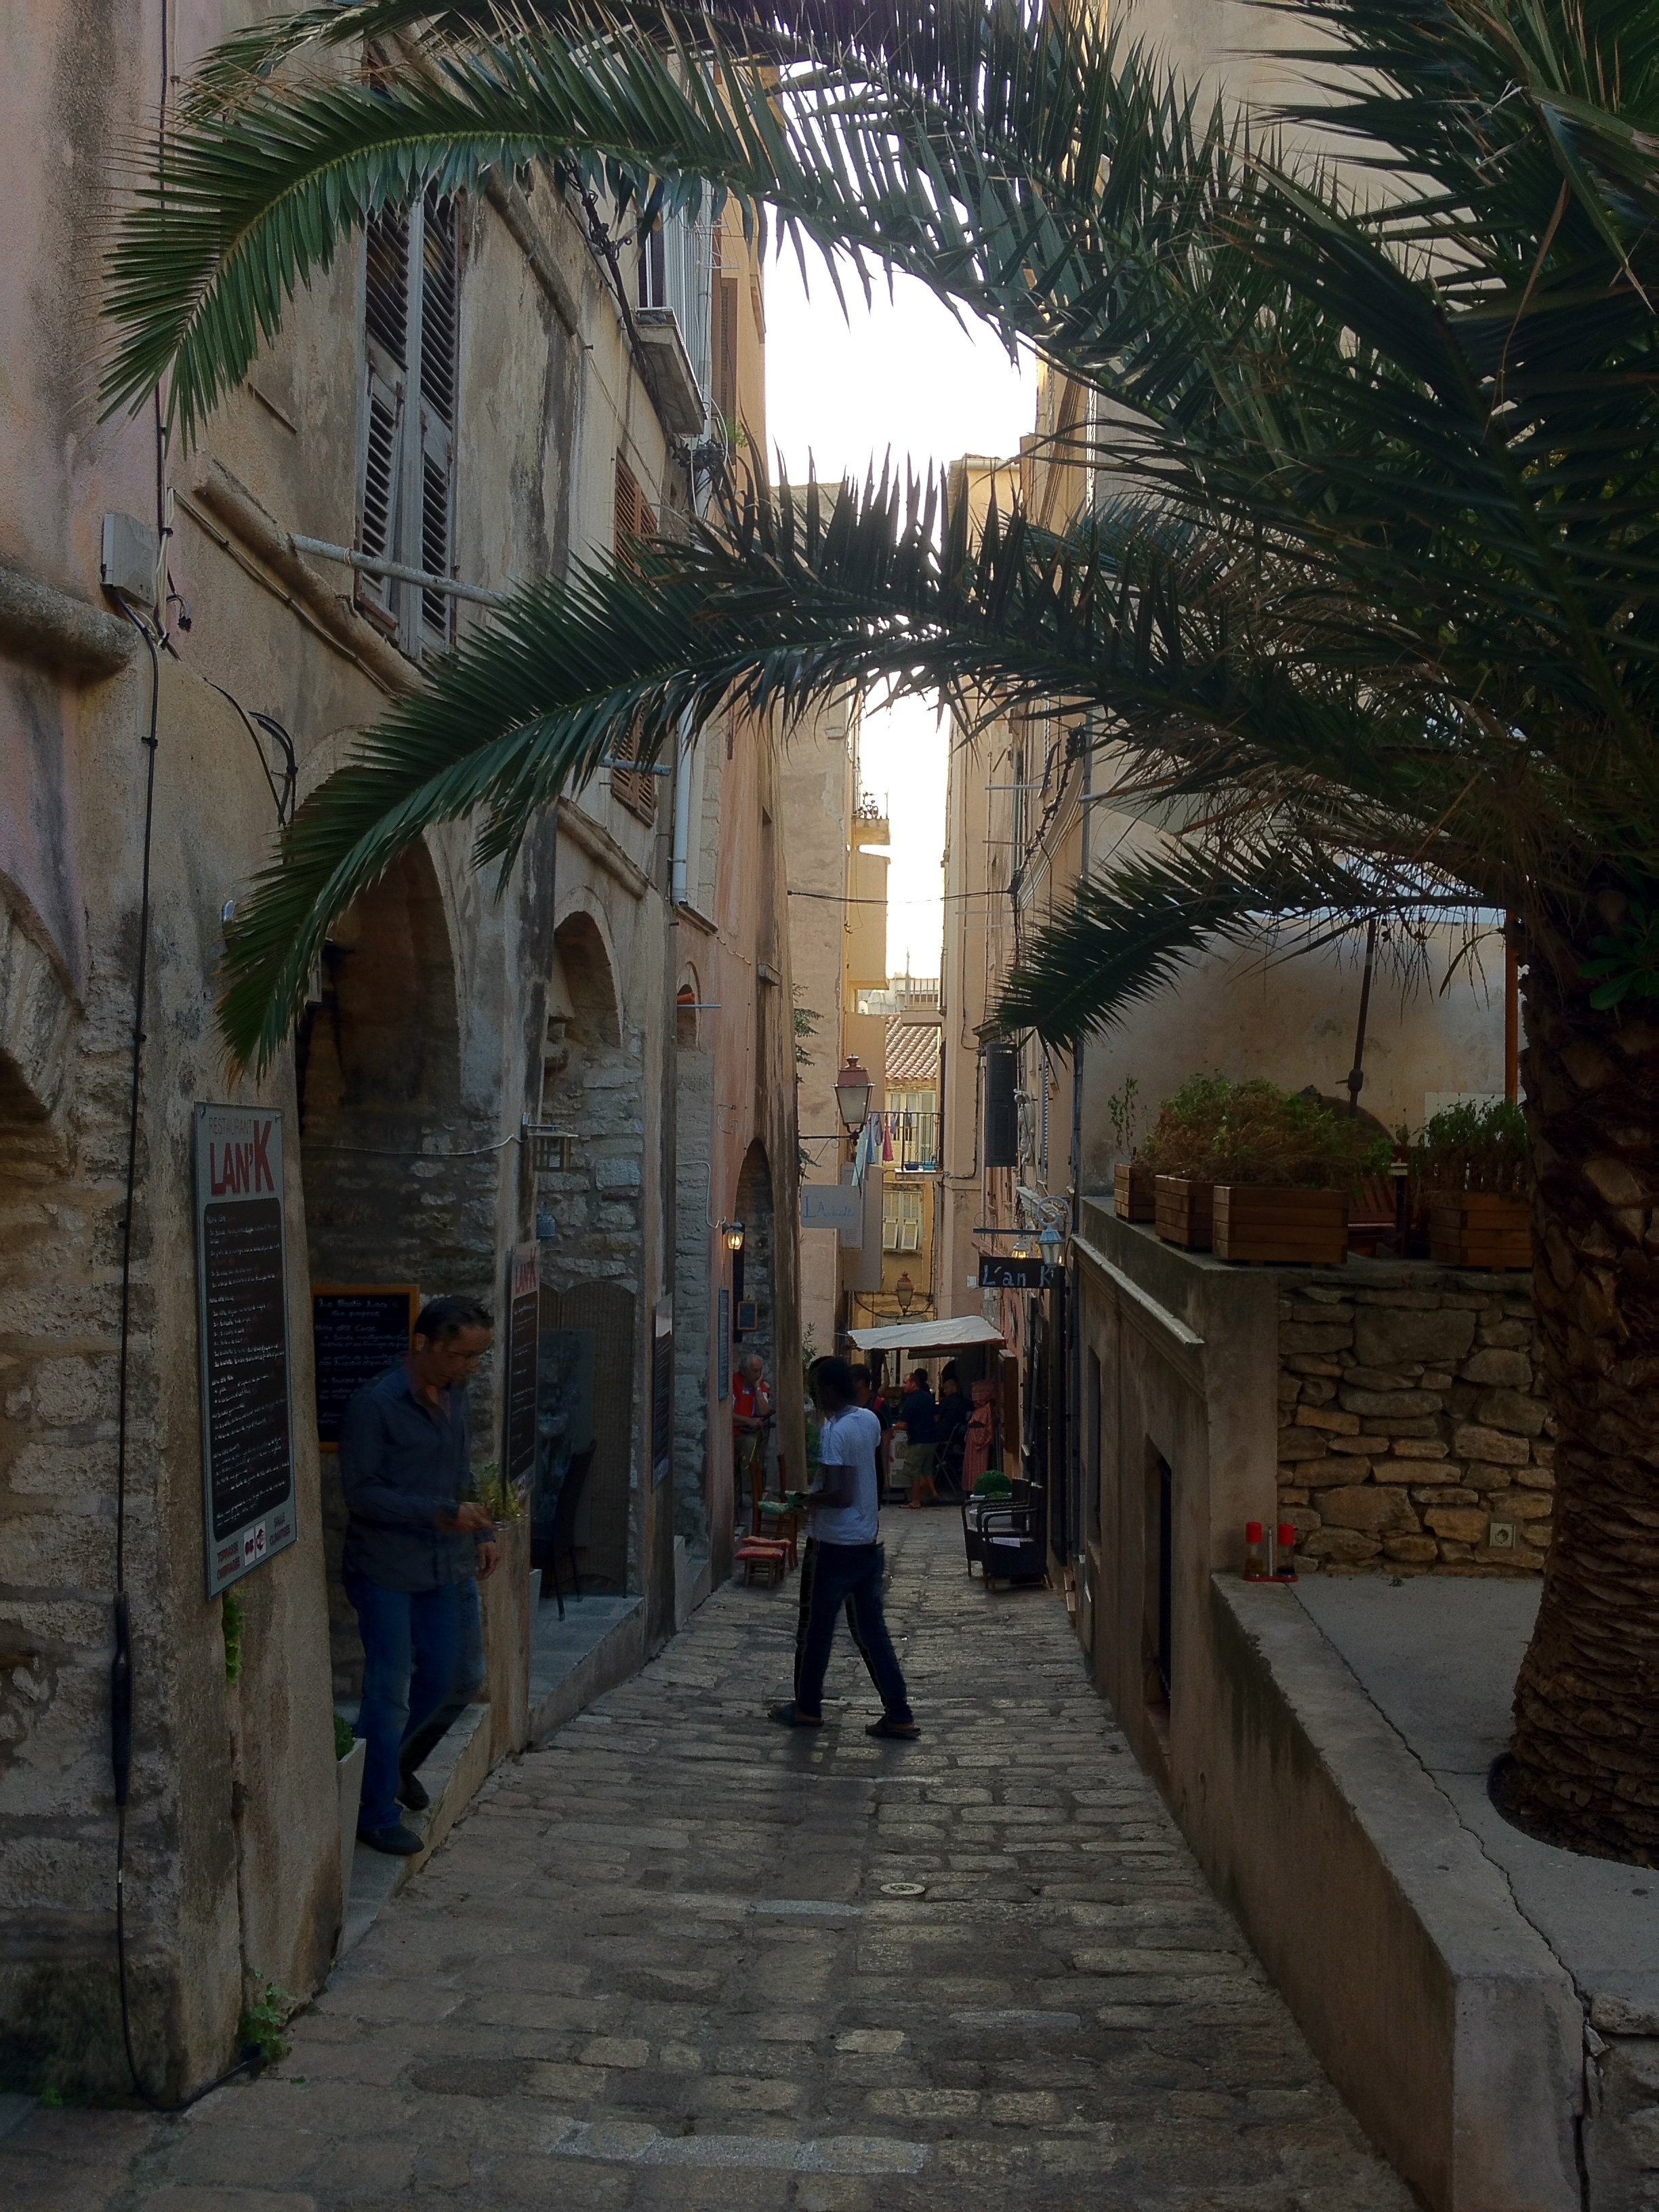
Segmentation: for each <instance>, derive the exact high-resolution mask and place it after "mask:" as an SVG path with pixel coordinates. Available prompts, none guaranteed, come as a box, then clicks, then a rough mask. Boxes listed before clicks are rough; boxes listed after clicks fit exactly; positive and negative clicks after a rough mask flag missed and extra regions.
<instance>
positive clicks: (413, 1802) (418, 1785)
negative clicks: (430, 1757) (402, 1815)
mask: <svg viewBox="0 0 1659 2212" xmlns="http://www.w3.org/2000/svg"><path fill="white" fill-rule="evenodd" d="M431 1802H432V1800H431V1797H430V1796H428V1792H427V1787H426V1784H425V1783H424V1782H422V1779H421V1778H420V1776H419V1775H418V1774H405V1775H404V1777H403V1778H402V1779H401V1780H400V1781H399V1783H398V1803H399V1804H400V1805H407V1806H408V1808H409V1809H410V1812H411V1813H424V1812H425V1810H426V1808H427V1807H428V1805H429V1804H430V1803H431Z"/></svg>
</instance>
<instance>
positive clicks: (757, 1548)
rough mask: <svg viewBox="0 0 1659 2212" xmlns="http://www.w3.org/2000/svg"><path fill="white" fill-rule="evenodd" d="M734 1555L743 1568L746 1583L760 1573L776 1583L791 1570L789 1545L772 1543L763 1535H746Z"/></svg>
mask: <svg viewBox="0 0 1659 2212" xmlns="http://www.w3.org/2000/svg"><path fill="white" fill-rule="evenodd" d="M733 1556H734V1558H735V1559H736V1562H737V1565H738V1566H740V1567H741V1568H742V1570H743V1578H744V1582H745V1583H750V1582H752V1581H753V1580H754V1578H755V1577H756V1575H757V1573H759V1574H764V1575H765V1577H766V1578H767V1581H768V1582H769V1583H774V1584H775V1583H781V1581H782V1580H783V1578H784V1577H785V1575H786V1574H787V1573H788V1571H789V1547H788V1545H787V1544H783V1543H772V1542H769V1541H768V1540H767V1539H766V1538H764V1537H762V1536H745V1537H744V1540H743V1541H742V1543H740V1544H739V1545H738V1548H737V1551H736V1553H735V1554H734V1555H733Z"/></svg>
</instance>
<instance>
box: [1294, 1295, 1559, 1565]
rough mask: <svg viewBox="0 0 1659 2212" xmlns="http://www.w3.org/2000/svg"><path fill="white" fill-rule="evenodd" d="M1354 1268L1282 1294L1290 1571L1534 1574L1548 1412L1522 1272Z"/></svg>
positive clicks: (1541, 1554) (1539, 1554) (1548, 1455)
mask: <svg viewBox="0 0 1659 2212" xmlns="http://www.w3.org/2000/svg"><path fill="white" fill-rule="evenodd" d="M1285 1290H1286V1291H1287V1293H1288V1295H1286V1296H1285V1297H1283V1298H1281V1300H1280V1302H1279V1517H1280V1519H1281V1520H1282V1521H1285V1522H1289V1523H1290V1524H1291V1526H1292V1527H1294V1528H1295V1529H1296V1531H1297V1555H1296V1557H1297V1572H1298V1573H1307V1572H1315V1571H1323V1572H1325V1573H1327V1574H1354V1573H1361V1572H1364V1571H1367V1570H1368V1569H1369V1570H1381V1571H1387V1572H1389V1573H1391V1574H1397V1575H1417V1574H1426V1573H1431V1572H1436V1571H1438V1572H1442V1573H1457V1574H1490V1575H1527V1574H1536V1573H1537V1572H1538V1571H1540V1569H1541V1567H1542V1566H1543V1564H1544V1561H1545V1559H1546V1557H1547V1554H1548V1552H1549V1544H1550V1537H1551V1535H1552V1534H1553V1522H1552V1519H1551V1514H1552V1510H1553V1499H1552V1496H1551V1493H1552V1492H1553V1490H1554V1487H1555V1476H1554V1473H1553V1460H1554V1451H1555V1448H1554V1445H1553V1442H1552V1437H1553V1433H1554V1418H1553V1415H1552V1414H1551V1413H1550V1412H1549V1410H1548V1407H1547V1405H1546V1403H1545V1401H1544V1397H1543V1395H1542V1392H1541V1390H1540V1389H1539V1388H1538V1383H1537V1370H1536V1367H1535V1365H1534V1350H1533V1316H1532V1293H1531V1286H1530V1285H1529V1283H1528V1279H1527V1277H1526V1276H1525V1275H1523V1274H1502V1273H1492V1274H1489V1273H1484V1272H1480V1273H1476V1272H1471V1273H1459V1272H1455V1271H1442V1270H1439V1269H1437V1268H1433V1267H1424V1266H1421V1265H1416V1266H1412V1265H1407V1266H1404V1267H1387V1266H1386V1265H1379V1264H1378V1263H1376V1262H1373V1263H1371V1264H1370V1265H1368V1266H1367V1267H1366V1268H1365V1270H1364V1279H1363V1281H1359V1282H1356V1281H1353V1280H1352V1279H1346V1270H1345V1271H1343V1272H1342V1273H1338V1271H1336V1270H1334V1269H1329V1270H1328V1269H1311V1270H1310V1272H1309V1273H1308V1275H1307V1277H1306V1279H1303V1280H1299V1281H1297V1282H1296V1283H1295V1285H1294V1286H1292V1285H1291V1283H1289V1282H1288V1281H1287V1282H1286V1283H1285ZM1494 1522H1497V1523H1498V1535H1499V1538H1500V1541H1499V1542H1498V1544H1497V1545H1494V1544H1493V1543H1492V1541H1491V1539H1492V1524H1493V1523H1494Z"/></svg>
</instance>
